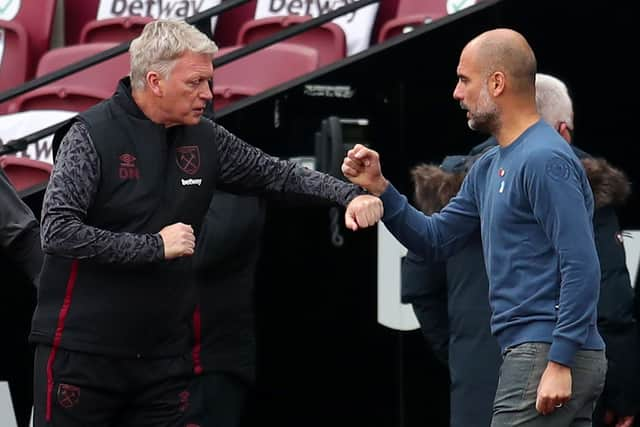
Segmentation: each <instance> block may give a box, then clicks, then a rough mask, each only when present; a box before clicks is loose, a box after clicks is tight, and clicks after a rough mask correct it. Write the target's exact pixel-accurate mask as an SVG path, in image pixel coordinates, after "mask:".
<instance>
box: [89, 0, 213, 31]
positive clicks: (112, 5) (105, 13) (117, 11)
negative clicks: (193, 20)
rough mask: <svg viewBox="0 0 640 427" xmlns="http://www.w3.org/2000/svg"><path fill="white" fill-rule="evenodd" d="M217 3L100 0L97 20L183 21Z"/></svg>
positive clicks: (211, 1) (169, 0) (210, 0)
mask: <svg viewBox="0 0 640 427" xmlns="http://www.w3.org/2000/svg"><path fill="white" fill-rule="evenodd" d="M219 3H220V0H100V5H99V6H98V17H97V19H107V18H117V17H120V16H147V17H151V18H156V19H160V18H162V19H165V18H178V19H184V18H187V17H189V16H192V15H195V14H196V13H199V12H203V11H205V10H207V9H209V8H212V7H214V6H217V5H218V4H219ZM212 29H213V28H212Z"/></svg>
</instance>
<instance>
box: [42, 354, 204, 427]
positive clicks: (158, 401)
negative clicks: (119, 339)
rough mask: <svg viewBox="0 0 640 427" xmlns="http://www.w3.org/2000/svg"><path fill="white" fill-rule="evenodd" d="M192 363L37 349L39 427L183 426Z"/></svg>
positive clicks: (188, 417)
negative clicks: (118, 357)
mask: <svg viewBox="0 0 640 427" xmlns="http://www.w3.org/2000/svg"><path fill="white" fill-rule="evenodd" d="M192 379H193V375H192V364H191V360H190V358H189V357H188V356H180V357H173V358H166V359H117V358H110V357H104V356H99V355H93V354H86V353H79V352H73V351H66V350H64V349H60V348H58V349H56V351H54V352H52V348H51V347H49V346H44V345H39V346H37V347H36V354H35V366H34V427H87V426H91V427H145V426H154V427H157V426H163V427H184V426H185V425H189V423H192V424H194V425H199V420H197V419H192V418H191V414H190V413H189V411H188V410H189V408H190V406H191V402H192V397H191V393H190V391H189V386H190V385H191V380H192Z"/></svg>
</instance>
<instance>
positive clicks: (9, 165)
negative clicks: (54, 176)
mask: <svg viewBox="0 0 640 427" xmlns="http://www.w3.org/2000/svg"><path fill="white" fill-rule="evenodd" d="M0 167H2V169H3V170H4V172H5V173H6V174H7V177H8V178H9V181H11V183H12V184H13V186H14V187H15V189H16V191H18V192H23V191H26V190H29V189H31V188H38V189H41V188H44V186H45V185H46V183H47V181H48V180H49V176H50V175H51V169H52V165H51V164H49V163H46V162H41V161H39V160H33V159H28V158H26V157H16V156H11V155H7V156H0Z"/></svg>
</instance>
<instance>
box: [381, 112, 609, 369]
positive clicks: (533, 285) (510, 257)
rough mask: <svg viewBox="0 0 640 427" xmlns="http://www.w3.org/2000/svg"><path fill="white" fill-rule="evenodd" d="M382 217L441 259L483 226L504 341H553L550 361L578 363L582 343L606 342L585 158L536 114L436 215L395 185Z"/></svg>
mask: <svg viewBox="0 0 640 427" xmlns="http://www.w3.org/2000/svg"><path fill="white" fill-rule="evenodd" d="M381 199H382V201H383V203H384V212H385V213H384V217H383V221H384V223H385V225H386V226H387V228H388V229H389V230H390V231H391V233H392V234H393V235H394V236H396V238H397V239H398V240H399V241H400V242H401V243H402V244H403V245H405V246H406V247H407V248H408V249H409V250H411V251H413V252H416V253H417V254H421V255H423V256H425V257H426V258H428V259H429V258H430V259H434V260H442V259H445V258H447V257H449V256H450V255H452V254H454V253H456V252H457V250H458V249H460V248H461V247H463V246H464V245H465V243H466V241H467V239H468V238H469V237H470V236H472V234H473V232H474V231H475V230H477V228H478V227H480V230H481V235H482V244H483V251H484V255H485V263H486V268H487V274H488V277H489V301H490V304H491V310H492V317H491V330H492V332H493V334H494V335H495V336H496V338H497V339H498V342H499V344H500V346H501V348H502V350H503V351H504V350H505V349H507V348H509V347H512V346H515V345H517V344H521V343H524V342H547V343H550V344H551V349H550V352H549V356H548V358H549V360H552V361H554V362H557V363H561V364H563V365H566V366H572V364H573V359H574V356H575V353H576V352H577V351H578V350H580V349H589V350H601V349H604V342H603V340H602V338H601V337H600V334H599V333H598V330H597V326H596V321H597V313H596V307H597V301H598V292H599V284H600V266H599V262H598V255H597V252H596V248H595V243H594V237H593V225H592V216H593V194H592V192H591V188H590V186H589V182H588V180H587V177H586V174H585V172H584V169H583V167H582V165H581V164H580V162H579V160H578V159H577V157H576V156H575V154H574V153H573V151H572V150H571V147H570V146H569V144H567V143H566V142H565V141H564V140H563V139H562V138H561V137H560V135H559V134H558V133H557V132H555V130H554V129H553V128H551V127H550V126H549V125H547V124H546V123H544V122H543V121H538V122H537V123H536V124H534V125H532V126H531V127H530V128H528V129H527V130H526V131H525V132H523V133H522V135H520V137H518V139H516V140H515V141H514V142H513V143H512V144H510V145H509V146H507V147H504V148H501V147H499V146H498V147H495V148H493V149H491V150H489V151H488V152H487V153H486V154H485V155H483V156H482V157H481V158H480V159H479V160H478V161H477V162H476V163H475V164H474V165H473V167H472V168H471V170H470V171H469V173H468V175H467V176H466V178H465V180H464V182H463V184H462V187H461V189H460V192H459V193H458V194H457V195H456V197H454V198H453V199H452V200H451V201H450V202H449V204H448V205H447V206H446V207H445V208H444V209H442V211H441V212H440V213H436V214H434V215H431V216H427V215H424V214H423V213H422V212H420V211H418V210H416V209H414V208H413V207H412V206H411V205H409V203H408V202H407V199H406V197H404V196H402V195H401V194H400V193H398V191H397V190H396V189H395V188H394V187H393V186H392V185H389V187H388V188H387V190H386V191H385V192H384V193H383V194H382V195H381Z"/></svg>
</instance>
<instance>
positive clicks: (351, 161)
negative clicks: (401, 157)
mask: <svg viewBox="0 0 640 427" xmlns="http://www.w3.org/2000/svg"><path fill="white" fill-rule="evenodd" d="M342 173H343V174H344V176H346V177H347V178H348V179H349V181H351V182H353V183H354V184H356V185H359V186H361V187H363V188H364V189H366V190H367V191H368V192H369V193H371V194H374V195H376V196H379V195H380V194H382V193H383V192H384V190H386V189H387V186H388V185H389V182H388V181H387V180H386V179H385V177H384V176H382V170H381V169H380V156H379V155H378V153H377V152H376V151H373V150H371V149H369V148H367V147H365V146H364V145H361V144H356V145H355V146H354V147H353V148H352V149H351V150H349V151H348V152H347V157H345V158H344V161H343V162H342Z"/></svg>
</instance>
